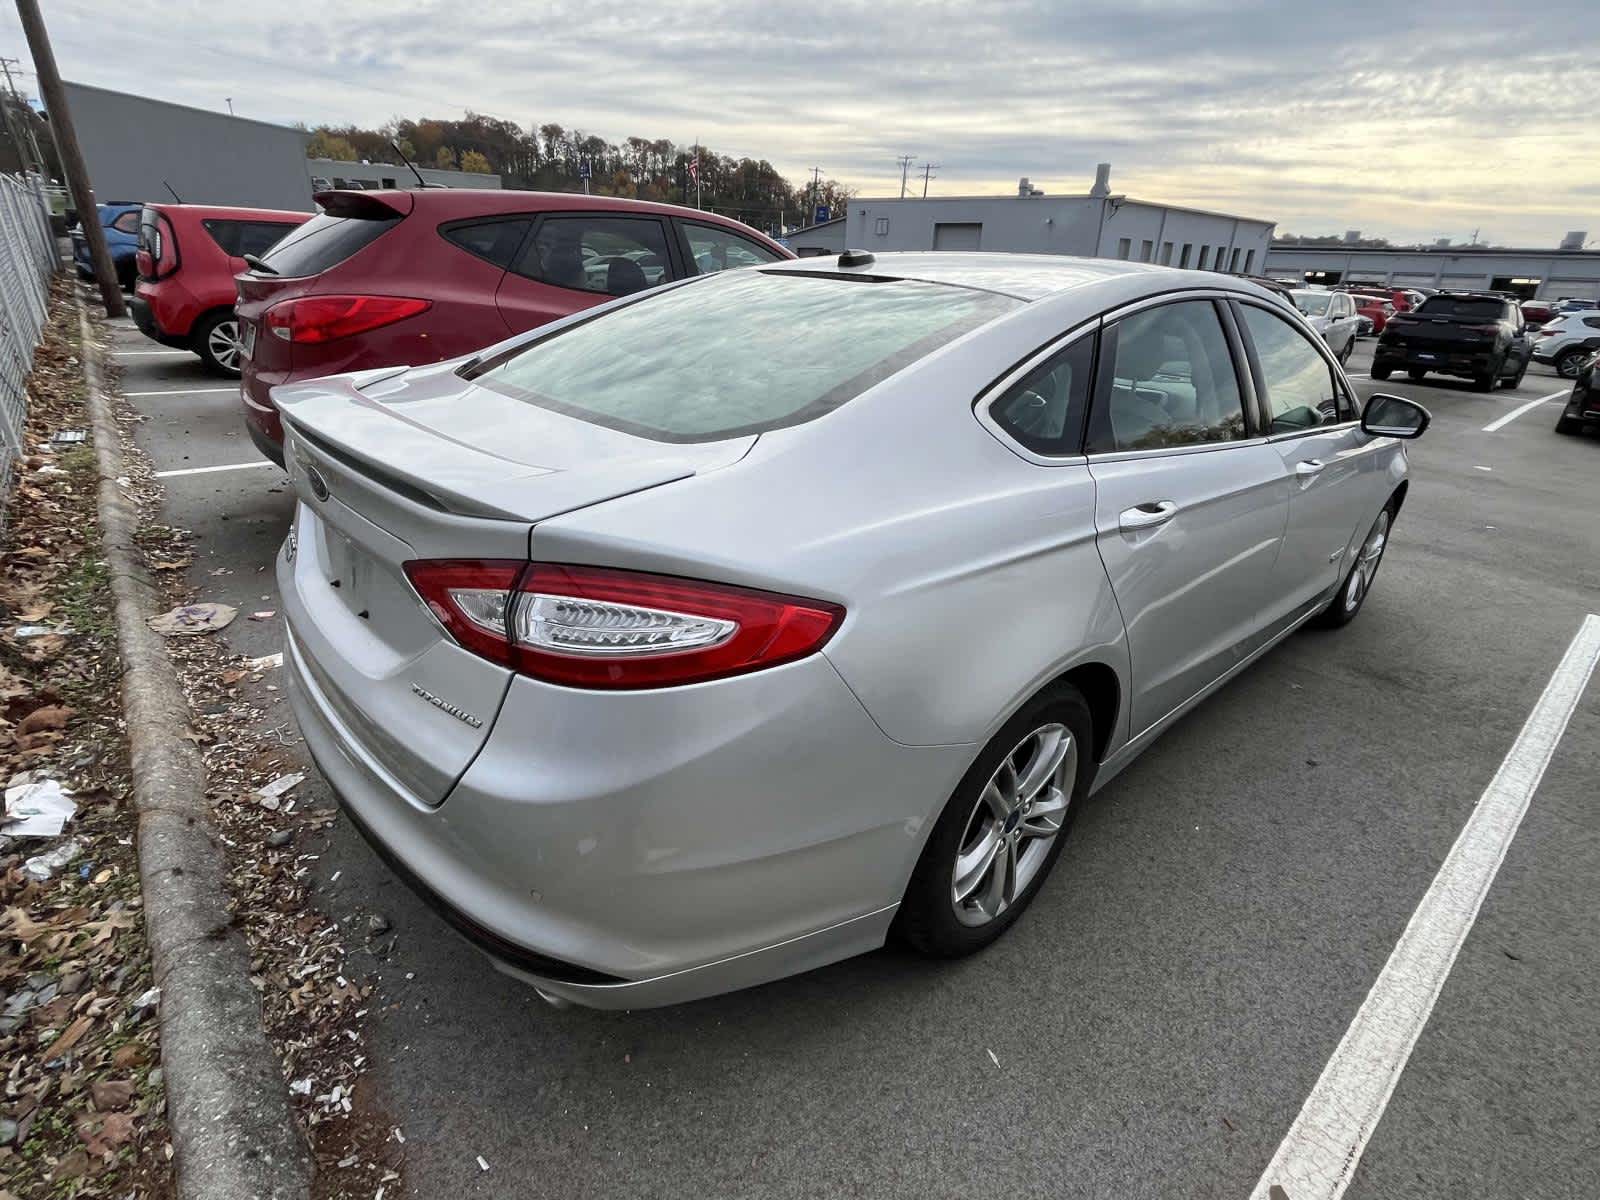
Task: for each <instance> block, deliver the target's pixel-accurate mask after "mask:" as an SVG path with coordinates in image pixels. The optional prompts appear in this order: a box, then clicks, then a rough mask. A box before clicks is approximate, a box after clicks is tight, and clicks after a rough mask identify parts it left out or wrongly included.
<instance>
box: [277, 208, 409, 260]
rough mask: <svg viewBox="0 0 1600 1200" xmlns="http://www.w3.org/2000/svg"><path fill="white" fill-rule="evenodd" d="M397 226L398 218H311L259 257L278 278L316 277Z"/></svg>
mask: <svg viewBox="0 0 1600 1200" xmlns="http://www.w3.org/2000/svg"><path fill="white" fill-rule="evenodd" d="M398 224H400V215H399V214H398V213H396V214H395V215H394V216H393V217H384V218H381V219H374V218H369V217H330V216H328V215H327V214H326V213H323V214H322V215H320V216H315V217H312V218H311V219H310V220H309V221H307V222H306V223H305V224H304V225H302V226H300V227H299V228H298V229H296V230H294V232H292V233H290V234H289V235H288V236H287V237H285V238H284V239H283V240H282V241H281V242H279V243H278V244H277V245H276V246H274V247H273V248H272V252H271V253H270V254H264V255H262V258H264V259H265V260H266V262H267V265H268V266H270V267H271V268H272V269H273V270H275V271H276V272H277V273H278V274H279V275H287V276H301V275H319V274H321V273H322V272H323V271H326V270H327V269H328V268H329V267H333V266H337V265H338V264H339V263H342V262H343V261H344V260H345V259H347V258H349V257H350V256H351V255H352V254H354V253H355V252H356V251H357V250H362V249H365V248H366V247H367V246H370V245H371V244H372V243H373V242H375V241H377V240H378V239H379V238H380V237H382V236H383V235H384V234H386V233H388V232H389V230H391V229H393V228H394V227H395V226H396V225H398Z"/></svg>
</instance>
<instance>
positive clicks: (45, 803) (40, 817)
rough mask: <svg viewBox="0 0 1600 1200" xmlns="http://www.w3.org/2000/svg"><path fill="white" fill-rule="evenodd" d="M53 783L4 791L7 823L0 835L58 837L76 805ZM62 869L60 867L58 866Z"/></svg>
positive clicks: (40, 782)
mask: <svg viewBox="0 0 1600 1200" xmlns="http://www.w3.org/2000/svg"><path fill="white" fill-rule="evenodd" d="M70 795H71V793H70V792H67V791H65V790H63V789H62V787H61V785H60V784H59V783H57V782H56V781H55V780H54V779H40V780H36V781H34V782H32V783H14V784H13V785H12V786H10V787H8V788H6V821H5V824H4V825H0V833H4V834H6V835H8V836H10V837H57V836H58V835H59V834H60V833H61V830H62V828H63V827H64V826H65V825H66V823H67V822H68V821H69V820H71V818H72V814H73V813H75V812H76V811H77V810H78V806H77V804H75V803H74V802H73V801H72V800H70V799H68V797H69V796H70ZM58 865H61V864H58Z"/></svg>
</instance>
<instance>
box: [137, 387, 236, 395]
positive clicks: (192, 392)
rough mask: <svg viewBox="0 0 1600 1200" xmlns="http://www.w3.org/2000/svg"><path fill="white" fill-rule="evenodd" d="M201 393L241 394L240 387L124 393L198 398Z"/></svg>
mask: <svg viewBox="0 0 1600 1200" xmlns="http://www.w3.org/2000/svg"><path fill="white" fill-rule="evenodd" d="M201 392H232V393H233V394H234V395H238V394H239V385H238V384H234V385H233V386H232V387H198V388H171V389H169V390H167V391H164V392H123V393H122V394H123V395H124V396H129V397H132V396H198V395H199V394H200V393H201Z"/></svg>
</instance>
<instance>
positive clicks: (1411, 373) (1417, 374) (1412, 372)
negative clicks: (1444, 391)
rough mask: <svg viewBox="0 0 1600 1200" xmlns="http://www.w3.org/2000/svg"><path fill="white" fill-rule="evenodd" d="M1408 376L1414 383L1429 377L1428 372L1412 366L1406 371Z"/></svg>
mask: <svg viewBox="0 0 1600 1200" xmlns="http://www.w3.org/2000/svg"><path fill="white" fill-rule="evenodd" d="M1406 377H1407V378H1408V379H1410V380H1411V381H1412V382H1413V383H1421V382H1422V381H1423V380H1424V379H1426V378H1427V377H1428V372H1427V371H1425V370H1423V369H1422V368H1420V367H1411V368H1410V369H1409V370H1407V371H1406Z"/></svg>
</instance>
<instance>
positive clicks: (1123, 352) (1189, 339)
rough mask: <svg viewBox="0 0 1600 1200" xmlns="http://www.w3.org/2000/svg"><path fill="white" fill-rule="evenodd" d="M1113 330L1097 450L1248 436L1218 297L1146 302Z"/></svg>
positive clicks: (1091, 442) (1094, 437)
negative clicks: (1147, 306)
mask: <svg viewBox="0 0 1600 1200" xmlns="http://www.w3.org/2000/svg"><path fill="white" fill-rule="evenodd" d="M1113 332H1114V336H1112V337H1109V338H1106V339H1103V340H1102V342H1101V350H1100V359H1101V367H1100V381H1101V386H1100V389H1099V391H1100V396H1099V398H1098V399H1097V401H1096V403H1095V407H1094V414H1093V416H1092V417H1091V419H1090V426H1089V438H1088V446H1087V449H1088V450H1089V452H1090V453H1111V452H1113V451H1118V450H1159V449H1163V448H1166V447H1169V446H1192V445H1195V444H1197V443H1201V442H1231V441H1234V440H1236V439H1239V438H1242V437H1244V436H1245V422H1244V405H1243V402H1242V400H1241V399H1240V392H1239V377H1238V375H1237V374H1236V373H1235V372H1234V368H1233V355H1232V353H1231V352H1230V351H1229V349H1228V339H1227V335H1225V334H1224V333H1223V332H1222V322H1221V320H1220V319H1219V318H1218V316H1217V310H1216V308H1215V306H1213V305H1212V303H1211V301H1209V300H1184V301H1180V302H1178V303H1176V304H1164V305H1162V306H1161V307H1159V308H1150V309H1146V310H1145V311H1143V312H1138V313H1134V314H1133V315H1132V316H1129V317H1124V318H1123V319H1122V320H1120V321H1118V322H1117V324H1116V326H1115V327H1114V331H1113Z"/></svg>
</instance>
